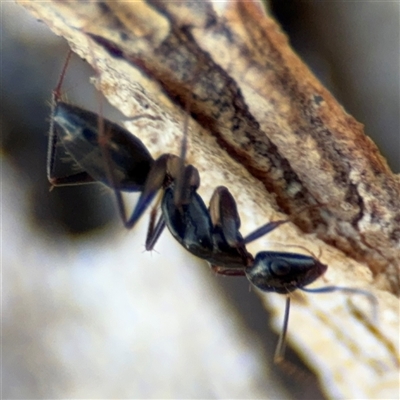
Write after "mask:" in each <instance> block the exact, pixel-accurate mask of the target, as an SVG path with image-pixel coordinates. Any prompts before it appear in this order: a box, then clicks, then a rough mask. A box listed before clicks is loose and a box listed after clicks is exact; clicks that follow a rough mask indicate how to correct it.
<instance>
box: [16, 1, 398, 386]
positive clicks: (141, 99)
mask: <svg viewBox="0 0 400 400" xmlns="http://www.w3.org/2000/svg"><path fill="white" fill-rule="evenodd" d="M21 3H22V2H21ZM23 5H24V6H25V7H27V8H29V9H31V10H32V11H33V12H34V13H35V15H37V16H38V17H39V18H40V19H41V20H43V21H45V22H46V23H47V24H48V25H49V26H50V28H51V29H52V30H53V31H54V32H55V33H57V34H59V35H62V36H64V37H65V38H66V39H67V40H68V41H69V42H70V45H71V47H72V48H73V50H74V51H76V52H77V53H78V54H80V55H81V56H82V57H84V58H86V59H87V60H88V62H89V63H91V64H92V65H94V66H95V67H96V69H98V70H99V71H100V73H101V85H100V86H101V88H100V89H101V90H102V91H103V93H104V94H105V95H106V96H107V97H108V98H109V100H110V101H111V102H112V103H113V104H114V105H115V106H116V107H117V108H119V109H120V110H121V111H122V112H123V113H124V114H125V115H126V116H127V117H128V118H129V117H135V116H137V115H142V114H143V115H152V116H153V117H157V118H146V117H143V118H142V119H136V120H135V121H132V122H131V123H129V122H128V123H127V125H128V127H129V128H130V129H131V130H132V132H133V133H134V134H135V135H137V136H139V137H141V138H142V139H143V140H144V142H145V143H146V145H148V147H149V148H150V150H151V151H152V153H153V154H155V155H157V154H160V153H162V152H173V153H175V154H178V153H179V144H180V140H181V130H182V126H183V115H184V110H185V105H186V104H187V103H188V101H189V99H191V100H190V105H191V116H192V120H191V122H190V127H191V128H190V144H189V146H190V153H189V157H188V161H189V162H190V163H192V164H194V165H195V166H196V167H197V168H198V169H199V171H200V175H201V177H202V195H204V198H205V199H208V198H209V197H210V195H211V192H212V190H213V189H214V188H215V186H217V185H218V184H224V185H226V186H228V187H229V189H230V190H231V191H232V192H233V194H234V196H235V198H236V199H237V200H238V204H239V211H240V213H241V216H242V219H243V224H242V232H243V233H247V232H249V231H251V230H252V229H254V228H255V227H257V226H259V225H260V224H261V223H264V222H265V221H266V220H268V219H272V218H279V214H277V213H278V212H279V211H281V212H285V213H287V214H290V215H294V214H296V212H298V211H299V210H302V209H304V207H305V206H310V205H315V204H320V205H323V206H322V207H320V208H309V211H308V212H305V213H302V214H301V215H297V216H295V217H293V220H294V222H295V224H296V225H297V227H298V228H300V229H301V230H299V229H297V228H296V227H295V226H293V225H291V226H289V225H288V226H286V227H282V228H279V232H276V233H275V235H274V236H273V237H274V238H277V240H280V241H281V242H284V243H288V244H293V245H299V246H304V247H305V248H307V249H310V251H312V252H314V253H315V254H318V253H319V252H320V250H321V253H322V261H323V262H324V263H326V264H328V265H329V267H330V268H329V271H328V273H327V274H326V278H325V279H326V281H328V282H330V283H331V284H340V285H343V286H360V287H369V288H370V289H371V290H373V291H374V293H375V294H376V295H377V297H378V298H379V300H380V307H381V309H384V310H385V311H387V312H388V313H389V314H387V316H386V317H385V318H386V319H385V320H384V321H381V325H380V326H381V330H380V334H382V335H383V336H382V337H384V338H389V339H388V340H389V342H390V341H395V340H396V337H397V336H396V335H397V334H398V310H397V307H398V302H397V299H396V298H395V297H394V296H393V295H391V294H390V293H395V294H399V292H400V288H399V279H398V278H399V266H400V179H399V177H398V176H395V175H394V174H393V173H392V172H391V171H390V170H389V168H388V166H387V164H386V162H385V160H384V159H383V158H382V156H381V155H380V154H379V152H378V150H377V148H376V146H375V145H374V144H373V143H372V142H371V140H370V139H369V138H368V137H367V136H365V134H364V133H363V128H362V125H361V124H359V123H358V122H357V121H355V120H354V118H353V117H351V116H350V115H348V114H347V113H346V112H345V111H344V110H343V108H342V107H341V106H340V105H339V104H338V103H337V101H336V100H335V99H334V98H333V97H332V95H331V94H330V93H329V92H328V91H327V90H326V89H325V88H324V87H323V86H322V85H321V84H320V82H319V81H318V80H317V79H316V78H315V77H314V76H313V75H312V73H311V72H310V71H309V70H308V69H307V67H306V66H305V65H304V64H303V63H302V62H301V60H300V59H299V58H298V57H297V56H296V55H295V54H294V53H293V51H292V50H291V48H290V46H289V45H288V42H287V39H286V37H285V36H284V35H283V34H282V33H281V31H280V29H279V28H278V27H277V25H276V23H275V22H274V21H273V20H272V19H270V18H269V17H267V16H265V15H264V12H263V10H262V9H261V7H260V5H259V4H256V3H253V2H251V1H247V2H234V1H231V2H228V3H227V4H225V5H223V6H222V5H221V4H218V3H211V2H185V1H182V2H163V1H150V0H149V1H147V2H132V3H130V2H120V1H104V2H101V3H99V2H97V3H91V2H74V1H63V2H60V1H49V2H38V1H35V0H32V1H30V2H29V1H24V2H23ZM94 59H95V61H94ZM305 233H313V235H305ZM271 236H272V235H271ZM315 236H318V238H319V239H320V240H322V241H323V242H324V243H325V244H323V243H321V242H319V241H317V240H316V239H315ZM266 246H267V245H266V239H264V240H260V241H259V243H256V244H255V245H254V247H253V248H252V249H254V251H256V250H259V249H261V248H266ZM342 252H343V253H345V254H346V256H347V257H346V256H344V254H343V253H342ZM327 296H328V295H327ZM329 297H330V299H329V300H328V301H329V302H330V303H329V304H331V305H330V306H329V307H333V308H330V309H332V310H333V309H335V310H336V308H335V304H337V302H339V303H340V301H342V300H340V298H341V296H340V295H330V296H329ZM338 299H339V300H338ZM332 305H333V306H332ZM307 306H308V309H309V310H311V313H312V314H313V317H311V318H312V321H313V322H312V323H310V327H309V329H307V328H304V331H303V329H302V332H298V333H297V332H296V335H297V336H296V340H297V343H301V344H302V346H301V347H302V348H303V349H307V348H312V349H313V353H314V356H315V354H320V356H321V358H322V359H323V360H324V363H326V366H327V369H328V370H329V369H330V371H331V373H332V375H334V371H335V368H337V365H338V364H337V363H341V362H342V361H343V360H340V358H339V360H338V359H336V358H335V357H334V353H332V351H336V350H330V351H329V350H328V349H326V348H324V347H326V346H323V345H321V341H316V340H314V338H315V332H316V331H317V332H318V334H320V335H321V337H323V336H324V335H323V334H322V332H323V331H324V330H325V331H327V333H326V335H328V336H329V335H332V334H333V335H335V336H336V337H337V338H338V339H339V341H340V342H341V343H340V344H341V345H343V346H342V347H344V348H345V349H347V350H349V348H350V349H351V348H352V346H356V348H357V349H358V350H359V351H361V354H362V356H363V357H365V361H366V362H367V363H368V364H369V365H370V368H369V370H370V372H371V371H372V372H371V373H372V374H374V375H379V374H380V370H379V368H378V367H377V366H376V365H377V363H380V364H381V363H382V362H383V363H384V364H385V365H389V367H388V368H392V369H393V365H394V364H396V363H398V355H397V354H396V351H398V350H396V348H395V347H394V348H392V347H390V346H389V347H387V346H386V345H385V344H384V343H386V342H385V340H386V339H385V340H383V339H382V338H381V339H379V337H378V335H376V334H374V333H371V332H369V336H368V335H367V333H366V339H365V341H366V342H367V341H368V340H371V341H373V340H375V342H373V343H374V344H373V345H372V346H373V347H374V348H375V347H377V348H380V349H385V348H386V353H387V354H386V357H387V359H385V361H382V360H381V359H379V360H378V359H374V357H373V355H371V354H370V353H369V352H366V351H365V348H364V347H365V343H364V344H363V345H361V344H357V343H356V344H354V343H353V341H352V340H353V339H352V338H351V334H349V337H347V336H346V335H345V336H346V337H345V339H343V337H342V336H341V335H342V330H343V327H344V326H345V325H344V324H345V323H346V324H347V322H344V321H349V320H350V321H352V323H354V321H356V325H357V324H358V325H359V326H361V327H364V328H365V327H366V326H367V325H366V322H365V321H363V319H361V318H358V319H357V318H356V317H355V315H356V313H351V312H349V310H348V309H346V310H345V311H343V307H342V310H341V311H338V312H337V311H335V315H336V318H337V320H336V322H331V323H330V324H329V323H328V322H327V320H326V317H325V315H324V314H323V312H322V311H321V309H322V308H321V307H322V306H321V305H320V306H316V305H311V304H310V305H307ZM308 312H309V311H305V310H302V311H301V313H300V312H299V313H298V314H297V317H296V314H295V316H294V317H293V318H292V320H291V326H293V327H295V326H301V327H302V326H303V325H305V324H304V322H302V321H305V320H306V318H310V316H309V315H308V316H306V314H307V313H308ZM341 313H342V314H341ZM300 316H301V320H300ZM393 318H394V319H393ZM393 321H394V323H393ZM349 323H350V322H349ZM313 324H315V326H314V327H313ZM367 330H368V329H367ZM346 340H347V342H346ZM322 343H324V342H323V341H322ZM360 346H361V348H360ZM385 346H386V347H385ZM339 347H340V346H339ZM382 351H384V350H382ZM347 357H349V356H347ZM350 357H355V354H354V352H351V351H350ZM307 358H308V359H309V360H310V354H307ZM311 358H313V357H311ZM394 359H395V360H396V361H395V362H394V361H393V360H394ZM388 360H389V361H388ZM319 362H321V360H319ZM310 363H313V361H311V360H310ZM335 365H336V367H335ZM397 367H398V364H397ZM355 369H357V367H356V366H354V365H353V366H352V370H353V372H354V370H355ZM360 374H361V372H360ZM325 376H328V375H325ZM343 376H344V375H343V373H342V374H337V376H336V377H335V379H336V384H337V388H340V389H338V390H342V393H350V392H349V391H348V387H346V379H342V378H343ZM360 376H361V377H362V374H361V375H360ZM359 379H360V380H359V381H360V382H363V380H364V379H365V377H364V378H359ZM352 383H353V384H354V382H352ZM372 386H373V385H372V384H371V387H372ZM373 390H377V389H376V387H375V389H371V391H373ZM331 393H334V391H333V392H331Z"/></svg>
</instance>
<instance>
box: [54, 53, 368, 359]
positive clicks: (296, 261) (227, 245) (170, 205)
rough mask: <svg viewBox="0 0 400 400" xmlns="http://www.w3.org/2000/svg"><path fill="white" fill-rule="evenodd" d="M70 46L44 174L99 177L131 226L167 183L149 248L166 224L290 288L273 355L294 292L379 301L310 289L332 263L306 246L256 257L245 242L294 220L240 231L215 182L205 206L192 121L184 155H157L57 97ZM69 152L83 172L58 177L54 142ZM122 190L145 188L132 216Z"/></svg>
mask: <svg viewBox="0 0 400 400" xmlns="http://www.w3.org/2000/svg"><path fill="white" fill-rule="evenodd" d="M69 57H70V54H69V56H68V58H67V61H66V63H65V66H64V69H63V71H62V74H61V77H60V81H59V83H58V85H57V87H56V89H55V90H54V93H53V107H52V116H51V127H50V137H49V149H48V160H47V175H48V179H49V181H50V183H51V185H52V186H63V185H78V184H85V183H91V182H101V183H103V184H105V185H107V186H108V187H110V188H111V189H112V190H113V191H114V193H115V198H116V201H117V205H118V210H119V213H120V216H121V219H122V221H123V223H124V226H125V227H126V228H127V229H130V228H132V227H134V226H135V224H136V222H137V221H138V220H139V218H140V217H141V216H142V215H143V213H144V212H145V211H146V210H147V208H148V207H149V206H150V204H151V202H152V200H153V199H154V197H155V195H156V194H157V192H158V191H159V190H160V189H162V190H163V195H162V199H161V215H160V216H159V217H158V219H157V215H156V214H157V210H155V209H153V211H152V213H151V218H150V225H149V229H148V233H147V238H146V249H147V250H151V249H153V247H154V245H155V244H156V242H157V240H158V238H159V237H160V235H161V233H162V232H163V230H164V228H165V226H167V227H168V229H169V231H170V232H171V234H172V236H173V237H174V238H175V239H176V240H177V241H178V242H179V243H180V244H181V245H182V246H183V247H184V248H185V249H186V250H187V251H189V252H190V253H192V254H193V255H195V256H197V257H199V258H201V259H203V260H205V261H207V262H208V263H209V264H210V265H211V268H212V270H213V271H214V272H215V273H217V274H220V275H228V276H246V277H247V279H248V280H249V281H250V282H251V283H252V284H253V285H254V286H255V287H257V288H258V289H260V290H262V291H264V292H276V293H280V294H284V295H286V296H287V297H286V308H285V314H284V320H283V328H282V331H281V334H280V338H279V342H278V345H277V348H276V353H275V361H277V362H278V361H281V360H282V359H283V356H284V350H285V339H286V332H287V327H288V320H289V309H290V293H291V292H293V291H294V290H297V289H299V290H302V291H305V292H312V293H328V292H334V291H343V292H347V293H351V294H362V295H364V296H366V297H367V298H368V299H369V300H370V301H371V303H372V304H373V306H374V309H375V308H376V299H375V297H374V296H373V295H372V294H371V293H369V292H367V291H364V290H361V289H356V288H348V287H340V286H327V287H322V288H317V289H307V288H305V286H307V285H309V284H311V283H313V282H314V281H315V280H316V279H318V278H319V277H320V276H321V275H323V274H324V273H325V271H326V270H327V265H324V264H322V263H321V262H320V261H319V260H318V259H317V258H316V257H314V256H310V255H304V254H297V253H289V252H277V251H261V252H259V253H257V254H256V256H255V257H253V255H252V254H250V253H249V252H248V251H247V249H246V245H247V244H248V243H250V242H253V241H255V240H257V239H259V238H260V237H262V236H264V235H266V234H268V233H269V232H271V231H272V230H274V229H276V228H277V227H279V226H280V225H282V224H284V223H287V222H289V220H278V221H273V222H268V223H267V224H265V225H263V226H261V227H260V228H258V229H257V230H255V231H254V232H252V233H250V234H249V235H247V236H246V237H242V235H241V233H240V231H239V229H240V218H239V213H238V211H237V206H236V202H235V199H234V198H233V196H232V195H231V193H230V192H229V190H228V189H227V188H226V187H224V186H219V187H217V188H216V189H215V191H214V193H213V196H212V198H211V200H210V205H209V207H208V208H207V207H206V205H205V203H204V201H203V200H202V198H201V197H200V195H199V194H198V193H197V189H198V188H199V186H200V176H199V173H198V171H197V169H196V168H195V167H194V166H192V165H185V154H186V147H187V144H186V135H187V121H186V123H185V129H184V137H183V143H182V146H181V154H180V156H179V157H178V156H175V155H172V154H168V153H166V154H163V155H161V156H160V157H159V158H158V159H156V160H154V159H153V158H152V156H151V155H150V153H149V152H148V150H147V149H146V147H145V146H144V144H143V143H142V142H141V141H140V140H139V139H138V138H136V137H135V136H133V135H132V134H131V133H129V132H128V131H126V130H125V129H124V128H122V127H120V126H119V125H117V124H114V123H113V122H111V121H108V120H106V119H103V118H102V117H99V116H98V115H97V114H95V113H93V112H90V111H87V110H84V109H81V108H79V107H76V106H72V105H70V104H67V103H65V102H63V101H61V99H60V97H61V96H60V88H61V84H62V80H63V78H64V75H65V71H66V67H67V64H68V60H69ZM59 145H61V146H62V147H63V148H64V150H65V151H66V152H67V153H68V154H69V155H70V156H71V158H72V160H73V161H72V164H76V165H74V169H76V170H77V171H78V172H76V173H74V174H71V175H67V176H62V177H56V176H55V174H54V169H55V161H56V153H57V147H58V146H59ZM121 191H130V192H140V197H139V200H138V202H137V204H136V206H135V207H134V209H133V212H132V214H131V215H130V216H129V217H127V215H126V211H125V205H124V202H123V198H122V195H121Z"/></svg>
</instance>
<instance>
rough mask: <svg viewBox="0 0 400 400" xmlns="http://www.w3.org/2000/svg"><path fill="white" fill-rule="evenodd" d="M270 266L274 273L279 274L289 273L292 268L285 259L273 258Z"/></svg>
mask: <svg viewBox="0 0 400 400" xmlns="http://www.w3.org/2000/svg"><path fill="white" fill-rule="evenodd" d="M270 268H271V272H272V273H274V274H275V275H279V276H282V275H287V274H289V273H290V270H291V268H290V264H289V263H288V262H286V261H285V260H273V261H272V263H271V265H270Z"/></svg>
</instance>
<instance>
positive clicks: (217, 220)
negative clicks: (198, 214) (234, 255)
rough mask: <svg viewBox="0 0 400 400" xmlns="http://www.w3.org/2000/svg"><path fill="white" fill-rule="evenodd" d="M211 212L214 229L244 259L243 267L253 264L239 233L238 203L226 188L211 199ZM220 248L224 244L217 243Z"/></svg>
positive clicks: (216, 191) (218, 191) (222, 187)
mask: <svg viewBox="0 0 400 400" xmlns="http://www.w3.org/2000/svg"><path fill="white" fill-rule="evenodd" d="M209 212H210V217H211V222H212V224H213V226H214V228H215V229H216V230H217V231H218V230H219V231H221V234H222V235H221V236H222V239H223V240H224V241H226V243H228V245H229V246H230V247H233V248H235V249H236V250H237V251H238V253H239V254H240V256H241V257H242V259H243V265H248V264H249V263H251V262H253V257H252V256H251V254H250V253H249V252H248V251H247V250H246V247H245V243H244V240H243V237H242V235H241V234H240V232H239V228H240V216H239V213H238V211H237V206H236V201H235V199H234V198H233V196H232V195H231V193H230V192H229V190H228V189H227V188H226V187H225V186H218V187H217V188H216V189H215V190H214V193H213V195H212V197H211V200H210V206H209ZM217 246H218V247H219V248H223V247H224V243H220V244H218V243H217Z"/></svg>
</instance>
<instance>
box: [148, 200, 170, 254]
mask: <svg viewBox="0 0 400 400" xmlns="http://www.w3.org/2000/svg"><path fill="white" fill-rule="evenodd" d="M161 200H162V196H159V197H158V200H157V202H156V204H155V205H154V206H153V208H152V210H151V212H150V221H149V226H148V229H147V235H146V242H145V249H146V251H151V250H153V249H154V246H155V244H156V243H157V241H158V239H159V237H160V235H161V233H162V232H163V230H164V228H165V219H164V217H163V214H162V213H161V215H160V217H159V219H158V221H157V223H156V217H157V212H158V206H159V204H160V201H161Z"/></svg>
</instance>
